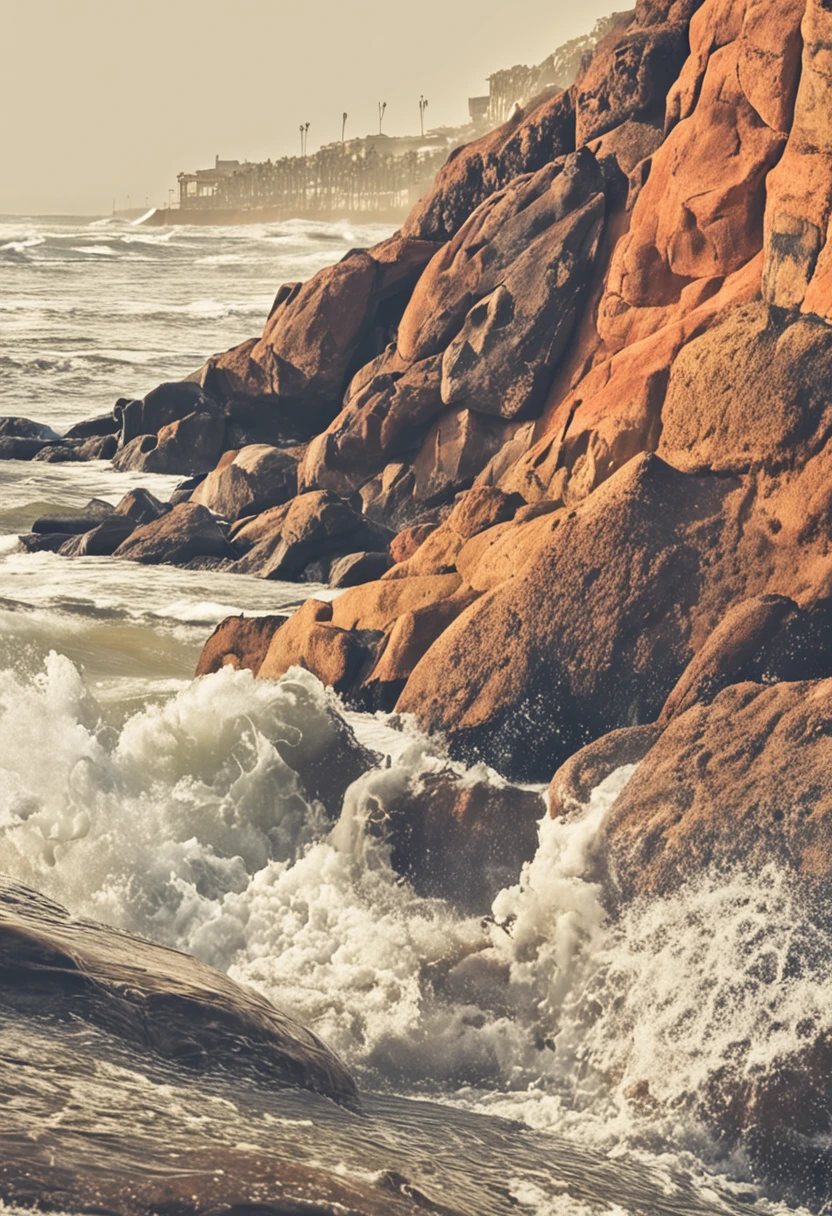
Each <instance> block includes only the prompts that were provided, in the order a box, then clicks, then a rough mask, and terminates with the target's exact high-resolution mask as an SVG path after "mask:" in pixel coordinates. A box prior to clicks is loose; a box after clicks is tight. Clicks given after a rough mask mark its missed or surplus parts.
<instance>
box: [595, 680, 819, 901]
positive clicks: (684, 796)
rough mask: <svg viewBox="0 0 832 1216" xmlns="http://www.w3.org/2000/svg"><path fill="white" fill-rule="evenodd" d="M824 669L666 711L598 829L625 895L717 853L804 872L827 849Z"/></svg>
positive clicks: (683, 876) (809, 875) (815, 872)
mask: <svg viewBox="0 0 832 1216" xmlns="http://www.w3.org/2000/svg"><path fill="white" fill-rule="evenodd" d="M830 774H832V681H830V680H821V681H816V682H806V683H799V684H788V683H782V684H775V685H772V686H771V687H765V686H764V685H760V684H736V685H734V686H733V687H731V688H727V689H725V690H724V691H723V692H721V693H720V694H719V695H718V696H717V697H716V699H715V700H714V701H713V703H712V704H710V705H696V706H694V707H693V708H692V709H689V710H688V711H687V712H686V713H683V714H681V715H680V716H679V717H677V718H675V719H674V720H673V721H672V722H671V723H670V724H669V726H668V727H667V729H666V730H665V731H664V733H663V734H662V736H661V738H660V739H659V740H658V742H657V743H656V744H655V745H654V746H653V748H652V749H651V751H650V752H649V753H648V754H647V756H646V758H645V759H644V760H643V761H642V763H641V765H640V766H639V768H638V770H637V771H636V773H635V775H634V776H633V777H632V778H631V780H630V782H629V784H628V785H627V786H626V788H625V789H624V791H623V792H622V793H621V794H620V795H619V797H618V798H617V799H616V802H615V804H614V806H613V809H612V811H611V813H610V817H609V820H608V821H607V827H606V831H605V836H606V842H607V849H608V852H609V857H610V863H611V869H612V874H613V878H614V880H615V882H616V885H617V887H618V889H619V891H620V892H621V894H622V895H623V896H624V897H625V898H631V897H632V896H634V895H652V896H655V895H661V894H666V893H668V892H669V891H672V890H675V889H676V888H678V886H679V885H680V884H681V883H683V882H685V881H686V880H687V879H690V878H695V877H696V876H698V875H701V874H702V873H703V872H705V871H706V870H707V869H708V867H709V866H711V865H712V864H715V865H717V866H719V867H727V866H730V865H732V864H740V865H742V866H743V867H745V868H747V869H750V870H751V871H753V872H757V873H759V872H760V871H761V870H762V869H763V867H764V866H765V865H767V864H768V863H769V862H776V863H777V864H778V865H780V866H784V867H786V868H787V869H791V870H795V871H797V872H798V873H799V874H800V875H801V876H802V877H803V879H804V880H805V881H806V882H807V883H809V882H811V881H812V880H813V879H817V880H823V881H824V882H826V881H828V877H829V858H830V856H832V850H831V849H830V844H832V777H830Z"/></svg>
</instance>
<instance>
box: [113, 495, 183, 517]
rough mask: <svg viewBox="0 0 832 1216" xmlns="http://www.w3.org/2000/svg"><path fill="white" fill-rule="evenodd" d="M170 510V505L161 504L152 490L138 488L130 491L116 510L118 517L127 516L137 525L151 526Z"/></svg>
mask: <svg viewBox="0 0 832 1216" xmlns="http://www.w3.org/2000/svg"><path fill="white" fill-rule="evenodd" d="M169 510H170V506H169V505H168V503H164V502H160V501H159V499H158V498H157V497H156V495H155V494H151V492H150V490H145V489H144V488H143V487H142V486H137V487H136V489H135V490H130V491H128V493H127V494H125V495H124V497H123V498H122V499H121V501H120V502H119V504H118V506H117V507H116V508H115V511H116V514H117V515H126V516H127V517H128V518H129V519H132V520H133V522H134V523H137V524H150V523H153V521H154V519H159V517H160V516H161V515H165V514H166V512H168V511H169Z"/></svg>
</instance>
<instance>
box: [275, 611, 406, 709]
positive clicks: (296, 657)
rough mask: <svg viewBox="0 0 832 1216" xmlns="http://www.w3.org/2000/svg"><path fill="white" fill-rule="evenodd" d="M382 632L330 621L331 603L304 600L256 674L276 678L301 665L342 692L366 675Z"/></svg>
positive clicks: (277, 637) (372, 661)
mask: <svg viewBox="0 0 832 1216" xmlns="http://www.w3.org/2000/svg"><path fill="white" fill-rule="evenodd" d="M383 638H384V634H383V631H382V630H378V629H375V630H373V629H356V628H348V629H345V628H343V627H340V626H338V625H335V624H334V623H333V622H332V605H331V604H327V603H323V602H322V601H321V600H307V601H306V603H305V604H304V605H303V607H302V608H299V609H298V611H297V612H296V613H295V614H294V616H292V617H290V618H289V620H288V621H287V622H286V624H285V625H284V626H282V628H280V629H279V630H278V631H277V633H276V634H275V636H274V639H273V640H272V642H271V645H270V646H269V649H268V651H267V653H266V657H265V658H264V660H263V662H262V664H261V666H260V670H259V672H258V676H259V678H260V679H278V678H279V677H281V676H284V675H285V674H286V673H287V672H288V671H290V670H291V669H292V668H293V667H303V668H304V669H305V670H306V671H310V672H312V674H313V675H315V676H317V678H318V679H319V680H320V681H321V683H322V684H323V685H324V686H325V687H327V688H332V689H333V690H334V691H335V692H337V693H341V692H346V691H348V690H350V689H352V688H353V687H354V686H356V685H359V684H360V683H361V682H362V679H363V678H364V676H365V674H369V672H370V670H371V669H372V667H373V665H374V663H375V661H376V659H377V657H378V651H379V647H380V645H381V643H382V641H383Z"/></svg>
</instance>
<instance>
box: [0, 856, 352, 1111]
mask: <svg viewBox="0 0 832 1216" xmlns="http://www.w3.org/2000/svg"><path fill="white" fill-rule="evenodd" d="M0 1002H2V1004H3V1005H4V1006H5V1007H6V1008H7V1009H9V1008H11V1009H12V1010H15V1011H17V1012H18V1013H19V1012H35V1011H37V1012H41V1011H42V1010H43V1009H44V1008H48V1009H49V1011H50V1014H51V1015H52V1016H53V1017H58V1018H61V1017H69V1016H71V1017H73V1018H76V1019H78V1018H80V1019H82V1020H83V1021H85V1022H89V1023H91V1024H92V1025H94V1026H97V1027H99V1028H100V1029H102V1030H104V1031H105V1032H107V1033H109V1034H113V1035H115V1036H117V1037H118V1038H120V1039H124V1040H126V1041H127V1042H128V1043H129V1044H130V1045H131V1046H132V1047H134V1048H135V1049H138V1050H139V1051H151V1052H153V1053H154V1054H155V1055H158V1056H161V1057H162V1058H163V1059H164V1058H167V1059H169V1060H172V1061H175V1062H177V1063H179V1064H181V1063H182V1062H183V1060H187V1062H188V1064H189V1065H190V1067H192V1068H200V1069H203V1070H208V1069H211V1068H214V1067H219V1068H223V1069H231V1070H233V1071H238V1070H240V1069H246V1070H247V1071H248V1072H254V1073H255V1074H259V1075H260V1076H261V1077H263V1078H264V1079H266V1078H268V1079H269V1080H271V1081H272V1082H275V1081H276V1082H278V1083H281V1084H285V1085H293V1086H301V1087H303V1088H306V1089H311V1090H315V1091H318V1092H320V1093H325V1094H328V1095H329V1096H330V1097H332V1098H335V1099H338V1100H341V1101H349V1100H352V1099H353V1098H354V1097H355V1092H356V1090H355V1083H354V1082H353V1080H352V1077H351V1076H350V1075H349V1073H348V1072H347V1070H346V1068H345V1067H344V1065H343V1064H342V1063H341V1062H340V1060H338V1059H337V1057H336V1056H334V1055H333V1054H332V1052H330V1051H329V1050H328V1049H327V1048H326V1047H325V1046H324V1044H323V1043H322V1042H321V1041H320V1039H318V1038H317V1037H316V1036H315V1035H314V1034H312V1032H311V1031H309V1030H307V1029H306V1028H305V1027H304V1026H302V1025H301V1024H300V1023H299V1022H296V1021H295V1020H294V1019H293V1018H290V1017H289V1016H288V1015H286V1014H283V1013H279V1012H278V1011H277V1010H276V1009H275V1008H274V1006H273V1005H270V1004H269V1003H268V1002H267V1001H266V1000H264V999H263V998H262V997H260V996H257V995H256V994H255V993H254V992H252V991H251V990H250V989H244V988H240V987H238V985H237V984H235V983H234V982H233V981H232V980H229V979H228V977H227V976H225V975H223V974H222V973H221V972H219V971H214V970H213V968H211V967H208V966H206V965H205V964H204V963H200V962H197V960H196V959H193V958H188V957H187V955H184V954H180V953H179V952H178V951H175V950H169V949H166V948H165V947H164V946H156V945H152V944H151V943H150V942H146V941H143V940H141V939H140V938H137V937H133V936H131V935H129V934H127V933H121V932H119V931H118V930H117V929H109V928H107V927H106V926H104V925H100V924H97V923H93V922H89V921H76V920H73V919H72V918H71V917H70V915H69V913H68V912H67V911H66V910H65V909H64V908H62V907H60V905H58V904H55V903H52V901H51V900H48V899H46V898H45V897H44V896H42V895H38V894H37V893H36V892H35V891H32V890H30V889H29V888H28V887H23V886H21V885H19V884H18V883H15V882H14V881H13V880H11V879H7V878H0Z"/></svg>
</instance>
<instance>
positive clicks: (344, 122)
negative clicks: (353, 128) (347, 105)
mask: <svg viewBox="0 0 832 1216" xmlns="http://www.w3.org/2000/svg"><path fill="white" fill-rule="evenodd" d="M346 130H347V111H346V110H344V113H343V114H342V115H341V143H342V144H343V142H344V135H345V133H346Z"/></svg>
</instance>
